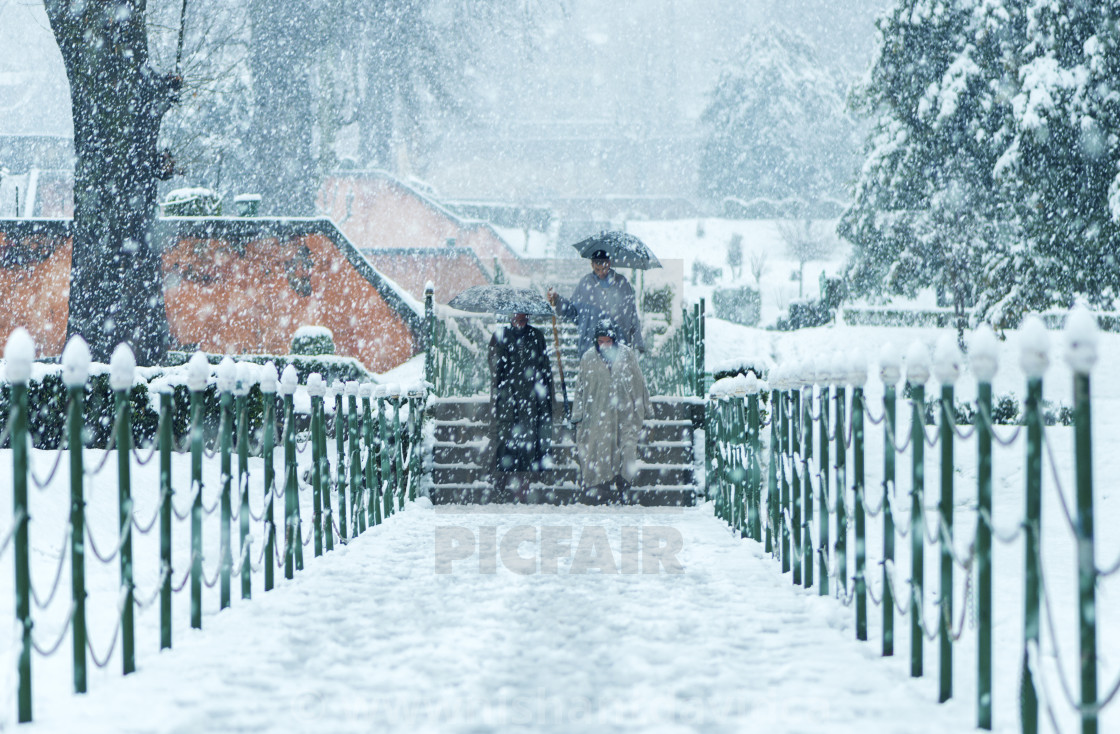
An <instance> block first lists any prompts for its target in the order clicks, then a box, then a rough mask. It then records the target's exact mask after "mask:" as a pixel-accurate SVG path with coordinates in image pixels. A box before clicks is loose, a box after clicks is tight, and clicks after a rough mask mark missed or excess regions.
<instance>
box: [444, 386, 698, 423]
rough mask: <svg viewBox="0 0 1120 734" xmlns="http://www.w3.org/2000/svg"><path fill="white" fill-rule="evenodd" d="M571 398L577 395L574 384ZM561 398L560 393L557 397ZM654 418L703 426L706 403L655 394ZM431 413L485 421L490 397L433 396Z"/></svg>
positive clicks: (455, 419)
mask: <svg viewBox="0 0 1120 734" xmlns="http://www.w3.org/2000/svg"><path fill="white" fill-rule="evenodd" d="M569 387H571V388H572V390H571V392H569V394H568V397H569V399H571V398H574V397H575V391H574V386H573V385H570V386H569ZM557 397H558V399H559V396H557ZM650 407H651V409H652V412H651V414H650V416H649V417H650V418H651V419H653V420H677V421H691V422H692V424H693V425H695V426H700V425H702V424H703V421H704V403H703V402H702V401H698V400H694V399H692V398H669V397H660V396H658V397H654V398H651V399H650ZM428 414H429V416H430V417H431V419H432V420H435V421H440V422H453V421H462V420H464V419H466V420H471V421H485V420H488V419H489V416H490V400H489V398H488V397H486V396H476V397H472V398H433V399H432V401H431V402H430V403H429V404H428Z"/></svg>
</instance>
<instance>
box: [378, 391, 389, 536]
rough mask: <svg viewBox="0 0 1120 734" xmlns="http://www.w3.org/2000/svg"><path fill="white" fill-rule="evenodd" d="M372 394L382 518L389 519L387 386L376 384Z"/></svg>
mask: <svg viewBox="0 0 1120 734" xmlns="http://www.w3.org/2000/svg"><path fill="white" fill-rule="evenodd" d="M374 394H375V395H376V396H377V430H378V433H379V434H380V441H379V444H378V445H379V446H380V449H379V453H380V454H381V499H382V502H383V503H384V507H383V508H382V518H383V519H385V520H388V519H389V516H390V515H392V514H393V485H392V483H391V480H392V472H391V471H390V468H389V463H390V458H389V449H390V445H389V425H388V423H389V417H388V415H387V412H388V409H387V408H386V404H387V403H386V396H387V395H388V394H389V391H388V388H386V387H385V385H378V386H377V387H376V388H375V390H374Z"/></svg>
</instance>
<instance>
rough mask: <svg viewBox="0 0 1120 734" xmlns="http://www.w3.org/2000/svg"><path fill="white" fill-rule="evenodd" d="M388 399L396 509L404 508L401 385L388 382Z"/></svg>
mask: <svg viewBox="0 0 1120 734" xmlns="http://www.w3.org/2000/svg"><path fill="white" fill-rule="evenodd" d="M388 390H389V400H390V401H392V403H393V432H392V438H391V443H392V447H393V453H392V459H393V461H392V467H391V468H392V471H393V492H394V493H395V494H396V496H397V509H399V510H403V509H404V502H405V499H406V498H405V496H404V467H403V463H404V461H403V460H404V442H403V441H402V440H401V386H400V384H398V383H395V382H394V383H390V384H389V388H388Z"/></svg>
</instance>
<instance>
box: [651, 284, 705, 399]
mask: <svg viewBox="0 0 1120 734" xmlns="http://www.w3.org/2000/svg"><path fill="white" fill-rule="evenodd" d="M703 325H704V302H703V300H701V301H700V303H698V304H696V305H694V306H693V307H692V308H691V309H689V308H684V309H682V312H681V324H680V326H678V327H677V328H676V329H675V330H674V331H673V332H672V334H670V336H669V338H668V339H666V340H665V341H664V342H662V343H661V344H659V345H658V346H657V347H656V348H655V349H652V350H650V352H648V353H647V354H646V355H644V356H643V357H642V360H641V362H642V372H643V374H645V377H646V383H647V384H648V386H649V392H650V394H651V395H671V396H674V397H684V396H691V395H697V396H699V395H703V394H704V389H705V384H704V335H703ZM650 341H652V340H650Z"/></svg>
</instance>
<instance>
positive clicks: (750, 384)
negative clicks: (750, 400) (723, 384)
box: [743, 370, 762, 395]
mask: <svg viewBox="0 0 1120 734" xmlns="http://www.w3.org/2000/svg"><path fill="white" fill-rule="evenodd" d="M761 386H762V383H761V382H760V381H759V379H758V377H757V376H755V374H754V371H753V370H747V374H746V375H744V376H743V389H744V390H746V392H747V395H757V394H758V391H759V388H760V387H761Z"/></svg>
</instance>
